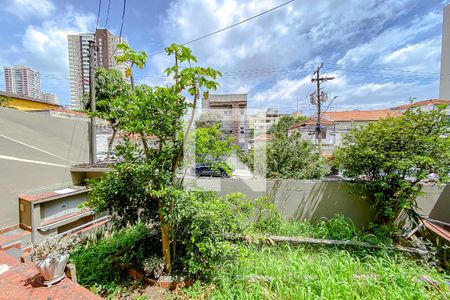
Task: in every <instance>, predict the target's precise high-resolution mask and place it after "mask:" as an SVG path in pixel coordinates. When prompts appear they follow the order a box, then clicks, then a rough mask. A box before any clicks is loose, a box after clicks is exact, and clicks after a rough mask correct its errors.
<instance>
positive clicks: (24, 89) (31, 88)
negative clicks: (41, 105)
mask: <svg viewBox="0 0 450 300" xmlns="http://www.w3.org/2000/svg"><path fill="white" fill-rule="evenodd" d="M3 70H4V73H5V89H6V92H8V93H10V94H18V95H22V96H27V97H31V98H36V99H39V98H40V97H41V83H40V79H39V72H37V71H35V70H33V69H31V68H29V67H27V66H5V67H3Z"/></svg>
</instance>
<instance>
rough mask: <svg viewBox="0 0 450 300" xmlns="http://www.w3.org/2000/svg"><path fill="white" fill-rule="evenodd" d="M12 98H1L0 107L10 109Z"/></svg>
mask: <svg viewBox="0 0 450 300" xmlns="http://www.w3.org/2000/svg"><path fill="white" fill-rule="evenodd" d="M10 101H11V99H10V98H8V97H5V96H0V107H9V102H10Z"/></svg>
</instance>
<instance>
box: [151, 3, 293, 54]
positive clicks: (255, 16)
mask: <svg viewBox="0 0 450 300" xmlns="http://www.w3.org/2000/svg"><path fill="white" fill-rule="evenodd" d="M294 1H295V0H289V1H287V2H284V3H282V4H280V5H278V6H275V7H273V8H271V9H269V10H266V11H263V12H261V13H259V14H257V15H254V16H252V17H250V18H247V19H244V20H241V21H239V22H237V23H234V24H232V25H229V26H226V27H223V28H221V29H218V30H216V31H213V32H210V33H208V34H205V35H202V36H200V37H198V38H195V39H192V40H190V41H187V42H184V43H182V45H183V46H185V45H188V44H191V43H194V42H197V41H200V40H203V39H205V38H208V37H210V36H212V35H215V34H218V33H220V32H223V31H225V30H228V29H231V28H233V27H236V26H238V25H241V24H243V23H245V22H248V21H250V20H253V19H255V18H258V17H260V16H262V15H265V14H267V13H270V12H272V11H274V10H277V9H279V8H281V7H283V6H285V5H288V4H289V3H292V2H294ZM161 53H164V50H160V51H158V52H155V53H152V54H150V55H149V57H152V56H155V55H157V54H161Z"/></svg>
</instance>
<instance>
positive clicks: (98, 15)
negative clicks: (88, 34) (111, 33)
mask: <svg viewBox="0 0 450 300" xmlns="http://www.w3.org/2000/svg"><path fill="white" fill-rule="evenodd" d="M101 9H102V0H99V1H98V11H97V23H96V25H95V29H96V30H97V28H98V22H99V21H100V12H101Z"/></svg>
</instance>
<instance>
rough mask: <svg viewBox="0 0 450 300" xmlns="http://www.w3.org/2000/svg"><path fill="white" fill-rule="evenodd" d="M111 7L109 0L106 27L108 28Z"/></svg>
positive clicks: (109, 0)
mask: <svg viewBox="0 0 450 300" xmlns="http://www.w3.org/2000/svg"><path fill="white" fill-rule="evenodd" d="M110 8H111V0H108V9H107V11H106V21H105V28H108V21H109V9H110Z"/></svg>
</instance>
